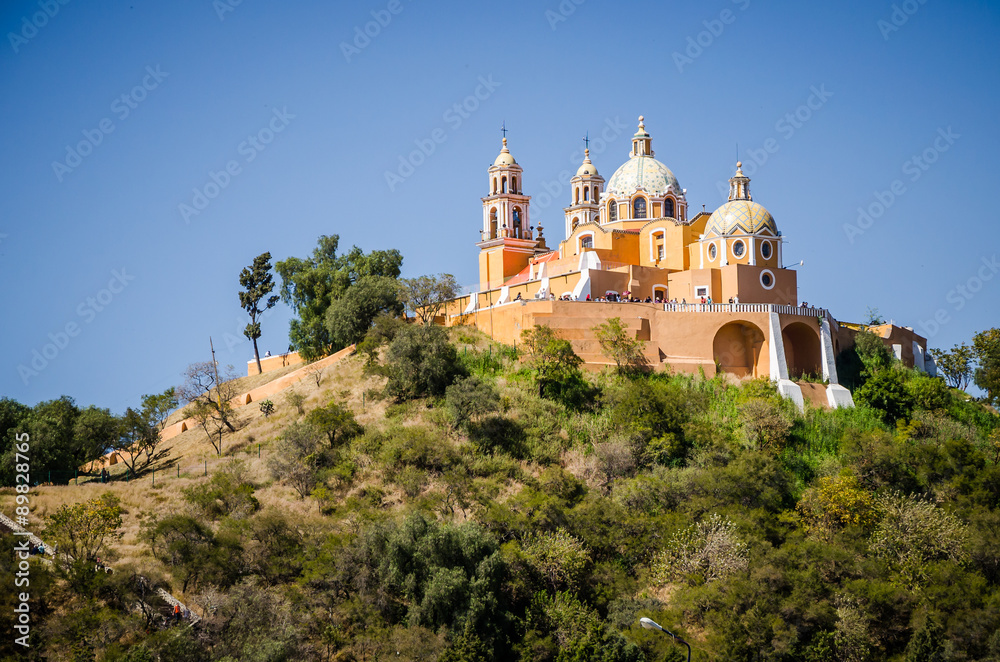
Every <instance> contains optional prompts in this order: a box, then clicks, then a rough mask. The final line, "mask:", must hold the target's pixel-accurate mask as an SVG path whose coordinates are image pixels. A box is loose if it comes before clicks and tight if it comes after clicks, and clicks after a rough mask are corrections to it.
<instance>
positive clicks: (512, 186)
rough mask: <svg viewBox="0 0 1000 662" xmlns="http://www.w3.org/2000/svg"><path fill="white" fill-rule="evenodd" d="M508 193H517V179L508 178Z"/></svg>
mask: <svg viewBox="0 0 1000 662" xmlns="http://www.w3.org/2000/svg"><path fill="white" fill-rule="evenodd" d="M510 192H511V193H517V177H511V178H510Z"/></svg>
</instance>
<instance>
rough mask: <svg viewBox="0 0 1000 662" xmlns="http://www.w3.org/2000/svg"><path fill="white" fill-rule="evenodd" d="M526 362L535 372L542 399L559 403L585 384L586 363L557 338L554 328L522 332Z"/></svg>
mask: <svg viewBox="0 0 1000 662" xmlns="http://www.w3.org/2000/svg"><path fill="white" fill-rule="evenodd" d="M521 342H522V347H523V349H524V362H525V364H526V365H527V366H528V367H529V368H530V369H531V370H534V371H535V382H536V383H537V384H538V395H540V396H549V397H554V398H556V399H559V398H560V396H561V395H562V394H563V393H564V392H565V391H566V390H567V389H568V388H572V387H573V386H574V385H578V384H579V383H580V382H581V381H582V377H581V374H580V366H581V365H583V359H581V358H580V357H579V356H577V354H576V352H574V351H573V345H571V344H570V342H569V341H568V340H564V339H562V338H560V337H558V336H556V334H555V332H554V331H553V330H552V328H551V327H549V326H546V325H544V324H543V325H537V324H536V325H535V326H534V327H532V328H530V329H524V330H523V331H522V332H521Z"/></svg>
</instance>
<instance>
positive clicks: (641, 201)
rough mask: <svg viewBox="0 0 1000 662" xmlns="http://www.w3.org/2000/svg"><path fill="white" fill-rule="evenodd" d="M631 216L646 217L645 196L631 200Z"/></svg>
mask: <svg viewBox="0 0 1000 662" xmlns="http://www.w3.org/2000/svg"><path fill="white" fill-rule="evenodd" d="M632 218H646V198H644V197H642V196H639V197H638V198H636V199H635V200H633V201H632Z"/></svg>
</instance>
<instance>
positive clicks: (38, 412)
mask: <svg viewBox="0 0 1000 662" xmlns="http://www.w3.org/2000/svg"><path fill="white" fill-rule="evenodd" d="M0 416H4V417H5V418H6V423H4V424H5V425H6V426H7V429H6V432H5V433H4V437H3V443H4V449H3V457H2V458H0V478H2V480H3V482H4V483H5V484H8V485H12V484H13V483H14V473H15V472H14V468H15V467H14V465H15V464H16V462H15V459H16V455H15V450H14V445H13V444H14V437H15V435H17V434H27V435H28V436H29V438H30V442H29V443H30V447H31V451H30V453H31V481H32V482H33V483H34V482H40V483H41V482H48V481H49V480H50V479H51V480H52V482H56V483H66V482H68V481H69V480H71V479H72V478H73V476H74V474H75V471H76V470H77V467H79V466H81V465H83V464H86V463H88V462H90V461H92V460H95V459H97V458H99V457H100V456H101V455H103V454H104V453H105V452H106V451H107V449H108V448H109V447H110V446H111V445H112V441H113V440H114V436H115V431H116V429H117V428H116V419H115V417H114V416H113V415H112V414H111V413H110V412H109V411H108V410H107V409H103V408H98V407H88V408H86V409H84V410H82V411H81V410H80V408H79V407H77V406H76V403H75V402H74V401H73V399H72V398H70V397H68V396H62V397H61V398H58V399H56V400H47V401H44V402H39V403H38V404H37V405H35V406H34V407H32V408H31V410H30V411H26V410H25V408H23V405H21V406H17V405H15V404H14V403H13V401H7V405H6V406H5V407H4V408H3V410H2V411H0ZM0 422H3V421H0Z"/></svg>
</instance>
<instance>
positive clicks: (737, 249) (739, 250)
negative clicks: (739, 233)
mask: <svg viewBox="0 0 1000 662" xmlns="http://www.w3.org/2000/svg"><path fill="white" fill-rule="evenodd" d="M744 252H746V245H745V244H744V243H743V242H742V241H736V242H734V243H733V255H735V256H736V257H743V253H744Z"/></svg>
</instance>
